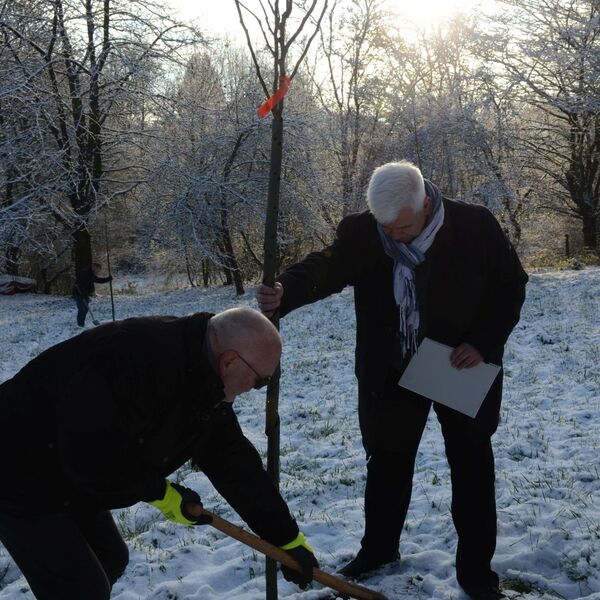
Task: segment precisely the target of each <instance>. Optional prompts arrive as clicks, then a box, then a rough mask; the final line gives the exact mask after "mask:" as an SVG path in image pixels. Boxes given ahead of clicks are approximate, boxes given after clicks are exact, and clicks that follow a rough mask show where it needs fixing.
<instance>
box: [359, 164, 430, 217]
mask: <svg viewBox="0 0 600 600" xmlns="http://www.w3.org/2000/svg"><path fill="white" fill-rule="evenodd" d="M424 200H425V183H424V181H423V175H422V174H421V171H420V170H419V169H418V168H417V167H416V166H415V165H413V164H412V163H411V162H408V161H405V160H402V161H399V162H390V163H386V164H385V165H382V166H381V167H377V169H375V171H373V175H371V180H370V181H369V187H368V188H367V204H368V205H369V209H370V211H371V212H372V213H373V216H374V217H375V219H376V220H377V221H378V222H379V223H382V224H384V225H385V224H387V223H391V222H393V221H395V220H396V219H397V218H398V215H399V214H400V211H401V210H402V209H403V208H405V207H407V206H409V207H411V208H412V209H413V210H414V211H415V212H418V211H420V210H421V209H422V208H423V202H424Z"/></svg>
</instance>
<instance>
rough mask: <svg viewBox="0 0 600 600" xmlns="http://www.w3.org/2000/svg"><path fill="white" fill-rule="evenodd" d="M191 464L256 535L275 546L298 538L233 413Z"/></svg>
mask: <svg viewBox="0 0 600 600" xmlns="http://www.w3.org/2000/svg"><path fill="white" fill-rule="evenodd" d="M193 462H194V464H195V465H196V466H197V467H199V468H200V469H201V470H202V471H203V472H204V473H205V475H206V476H207V477H208V478H209V479H210V481H211V483H212V484H213V485H214V487H215V489H216V490H217V491H218V492H219V494H221V496H223V498H225V500H226V501H227V502H228V503H229V504H230V505H231V507H232V508H233V509H234V510H235V511H236V512H237V513H238V515H239V516H240V517H241V518H242V519H243V520H244V521H245V522H246V523H247V524H248V526H249V527H250V529H252V531H254V533H256V535H258V536H260V537H261V538H263V539H265V540H267V541H268V542H271V543H272V544H275V545H277V546H283V545H284V544H287V543H288V542H290V541H291V540H293V539H294V538H295V537H296V536H297V535H298V526H297V524H296V521H295V520H294V518H293V517H292V515H291V514H290V511H289V509H288V507H287V504H286V503H285V501H284V500H283V498H282V497H281V495H280V494H279V492H278V491H277V489H276V488H275V486H274V485H273V482H272V481H271V478H270V477H269V475H268V474H267V472H266V471H265V469H264V468H263V464H262V461H261V458H260V456H259V454H258V452H257V451H256V448H254V446H253V445H252V444H251V443H250V441H249V440H248V439H247V438H246V437H244V434H243V432H242V429H241V427H240V425H239V423H238V421H237V418H236V416H235V414H234V412H233V409H231V408H229V409H228V411H227V415H226V416H225V418H223V419H222V421H221V422H220V423H219V425H218V426H217V427H215V428H214V429H213V431H212V434H211V435H210V438H209V439H208V440H207V441H206V442H205V443H204V444H203V448H202V449H199V451H198V452H197V453H196V455H195V456H194V458H193Z"/></svg>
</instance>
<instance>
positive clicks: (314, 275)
mask: <svg viewBox="0 0 600 600" xmlns="http://www.w3.org/2000/svg"><path fill="white" fill-rule="evenodd" d="M352 230H353V227H352V224H351V221H349V220H348V218H346V219H343V220H342V221H341V222H340V224H339V225H338V227H337V231H336V237H335V239H334V241H333V243H332V244H331V245H329V246H327V247H326V248H324V249H323V250H320V251H319V252H312V253H311V254H309V255H308V256H307V257H306V258H305V259H304V260H302V261H301V262H299V263H296V264H295V265H292V266H291V267H289V268H288V269H287V270H286V271H285V272H284V273H282V274H281V275H280V276H279V277H278V278H277V281H279V282H280V283H281V285H282V286H283V297H282V299H281V309H280V310H281V316H282V317H283V316H285V315H286V314H287V313H289V312H291V311H292V310H294V309H296V308H299V307H300V306H304V305H306V304H311V303H312V302H316V301H317V300H321V299H322V298H326V297H327V296H330V295H331V294H335V293H337V292H341V291H342V290H343V289H344V288H345V287H346V286H347V285H352V283H353V279H354V271H355V268H356V252H355V250H356V245H357V244H358V243H359V242H360V240H359V239H356V236H354V234H353V231H352Z"/></svg>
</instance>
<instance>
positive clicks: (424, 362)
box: [398, 338, 500, 418]
mask: <svg viewBox="0 0 600 600" xmlns="http://www.w3.org/2000/svg"><path fill="white" fill-rule="evenodd" d="M453 350H454V348H452V347H451V346H446V345H444V344H440V343H439V342H436V341H435V340H431V339H429V338H424V339H423V341H422V342H421V345H420V346H419V348H418V349H417V351H416V352H415V354H414V355H413V357H412V358H411V360H410V362H409V363H408V366H407V367H406V369H405V370H404V373H403V374H402V377H400V381H399V382H398V385H399V386H402V387H404V388H406V389H408V390H411V391H413V392H416V393H417V394H420V395H421V396H425V397H426V398H429V399H430V400H433V401H434V402H439V403H440V404H444V405H445V406H449V407H450V408H453V409H454V410H457V411H459V412H461V413H463V414H465V415H468V416H469V417H472V418H475V417H476V415H477V412H478V411H479V408H480V407H481V404H482V403H483V400H484V398H485V396H486V394H487V393H488V391H489V389H490V387H491V386H492V383H494V379H496V377H497V375H498V373H499V371H500V367H499V366H498V365H494V364H492V363H483V362H482V363H480V364H478V365H477V366H476V367H471V368H470V369H455V368H454V367H453V366H452V364H451V363H450V355H451V354H452V351H453Z"/></svg>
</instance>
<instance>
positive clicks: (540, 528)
mask: <svg viewBox="0 0 600 600" xmlns="http://www.w3.org/2000/svg"><path fill="white" fill-rule="evenodd" d="M113 275H114V277H115V279H114V287H115V289H116V290H117V291H118V290H120V289H122V290H124V291H126V290H128V291H129V293H126V294H125V293H124V294H122V295H121V294H118V295H116V296H115V308H116V315H117V318H118V319H119V318H126V317H130V316H141V315H152V314H169V315H185V314H190V313H193V312H197V311H204V310H206V311H217V310H222V309H224V308H227V307H231V306H235V305H248V306H251V307H256V301H255V299H254V289H253V288H252V287H249V288H248V290H247V292H246V294H244V295H243V296H240V297H236V296H235V295H234V293H233V290H232V289H231V288H225V287H219V288H212V289H208V290H204V289H179V290H174V289H171V288H167V287H166V284H165V282H164V281H163V280H162V279H160V278H155V279H153V280H150V279H143V278H133V277H130V276H128V275H127V274H124V273H120V272H118V271H116V272H113ZM183 281H184V278H182V282H183ZM97 290H98V293H99V294H100V295H99V296H98V297H97V298H96V299H94V300H93V310H94V315H95V317H96V319H98V320H100V321H106V320H108V319H110V315H111V304H110V298H109V296H108V295H107V289H106V286H97ZM132 290H137V293H135V294H132V293H131V291H132ZM75 312H76V311H75V304H74V302H73V301H72V299H71V298H69V297H55V296H54V297H53V296H45V295H43V294H20V295H15V296H9V297H0V340H2V344H0V382H3V381H5V380H6V379H8V378H10V377H12V375H13V374H14V373H16V372H17V371H18V370H19V369H20V368H21V367H22V366H23V365H25V364H26V363H27V362H28V361H29V360H31V359H32V358H33V357H35V356H36V355H37V354H39V353H40V352H41V351H43V350H44V349H46V348H48V347H49V346H51V345H53V344H56V343H58V342H60V341H62V340H64V339H67V338H68V337H70V336H72V335H75V334H77V332H78V329H77V327H76V325H75ZM599 314H600V268H598V267H595V268H587V269H584V270H581V271H570V270H567V271H554V272H545V273H533V274H531V280H530V283H529V284H528V288H527V300H526V302H525V304H524V306H523V311H522V316H521V321H520V322H519V324H518V325H517V327H516V328H515V330H514V331H513V334H512V335H511V337H510V339H509V341H508V344H507V348H506V355H505V380H504V398H503V405H502V413H501V423H500V426H499V428H498V431H497V433H496V434H495V435H494V437H493V446H494V451H495V456H496V486H497V493H496V496H497V504H498V521H499V528H498V545H497V550H496V555H495V558H494V561H493V563H492V566H493V567H494V568H495V570H496V571H497V572H498V573H499V575H500V577H501V579H502V580H503V582H504V583H505V586H506V587H507V588H508V595H509V597H510V599H511V600H517V599H518V600H557V599H563V600H576V599H580V600H600V452H599V449H600V321H599V320H598V315H599ZM354 323H355V317H354V309H353V296H352V290H351V289H346V290H344V291H343V292H342V293H341V294H336V295H334V296H331V297H330V298H327V299H326V300H322V301H320V302H318V303H316V304H313V305H310V306H306V307H304V308H302V309H299V310H296V311H294V312H292V313H291V314H290V315H288V316H286V317H285V318H284V319H282V321H281V332H282V336H283V340H284V353H283V358H282V379H281V393H280V416H281V490H282V494H283V496H284V498H286V499H287V501H288V503H289V506H290V509H291V511H292V513H293V514H294V515H295V517H296V518H297V520H298V523H299V525H300V528H301V529H302V530H303V531H304V533H305V534H306V536H307V538H308V541H309V543H310V544H311V545H312V546H313V547H314V549H315V552H316V555H317V558H318V560H319V562H320V565H321V568H322V569H323V570H325V571H327V572H329V573H334V572H335V571H336V570H337V569H339V568H340V567H341V566H342V565H343V564H344V563H345V562H347V561H348V560H350V559H351V558H352V557H353V555H354V553H355V552H356V551H357V550H358V548H359V543H360V538H361V536H362V529H363V500H362V497H363V492H364V483H365V473H366V469H365V460H364V458H365V457H364V451H363V449H362V446H361V442H360V434H359V431H358V422H357V421H358V420H357V415H356V380H355V378H354V373H353V371H354V365H353V362H354V333H355V328H354ZM88 326H89V327H91V326H92V325H91V323H90V322H89V320H88ZM264 399H265V398H264V392H261V391H255V390H251V391H250V392H249V393H248V394H244V395H243V396H240V397H239V398H237V399H236V401H235V403H234V408H235V410H236V412H237V414H238V418H239V420H240V423H241V425H242V428H243V429H244V431H245V432H246V435H247V436H248V438H249V439H250V440H251V441H252V442H253V443H254V444H255V446H256V447H257V448H258V449H259V451H260V452H261V454H262V455H263V457H264V454H265V450H266V439H265V436H264V414H263V407H264ZM172 479H173V480H178V481H180V482H181V483H182V484H183V485H185V486H187V487H190V488H192V489H194V490H196V491H197V492H198V493H199V494H200V496H201V497H202V500H203V503H204V505H205V507H206V508H207V509H208V510H211V511H212V512H215V513H216V514H218V515H219V516H221V517H223V518H225V519H227V520H229V521H232V522H233V523H235V524H238V525H243V523H242V522H241V520H240V518H239V517H238V516H237V515H236V514H235V513H234V512H233V511H232V510H231V509H230V508H229V507H228V506H227V505H226V504H225V502H224V501H223V500H222V499H221V498H220V496H219V495H218V494H217V493H216V492H215V490H214V489H213V488H212V486H211V485H210V483H209V482H208V480H207V479H206V477H204V475H203V474H202V473H198V472H193V471H191V470H189V468H187V467H182V468H181V469H180V470H178V471H177V473H176V474H174V475H173V476H172ZM450 501H451V494H450V475H449V471H448V467H447V463H446V459H445V456H444V448H443V440H442V437H441V434H440V428H439V425H438V424H437V421H436V419H435V418H434V417H433V416H432V415H430V419H429V422H428V425H427V427H426V430H425V433H424V436H423V439H422V442H421V445H420V448H419V453H418V457H417V463H416V473H415V478H414V486H413V496H412V501H411V505H410V508H409V512H408V517H407V521H406V527H405V530H404V532H403V535H402V540H401V547H400V550H401V553H402V561H401V562H400V564H399V565H398V564H394V565H390V566H387V567H385V568H383V569H380V570H378V571H375V572H374V573H373V574H372V575H371V576H370V577H369V578H368V579H366V580H364V581H362V582H361V585H363V586H366V587H369V588H372V589H375V590H378V591H380V592H382V593H383V594H385V595H386V596H387V597H388V598H390V600H420V599H423V600H424V599H434V600H467V597H466V596H465V595H464V593H463V592H462V591H461V590H460V588H459V586H458V584H457V582H456V578H455V570H454V552H455V545H456V534H455V532H454V529H453V526H452V520H451V517H450ZM113 514H114V517H115V520H116V522H117V524H118V526H119V528H120V530H121V532H122V534H123V536H124V537H125V539H126V541H127V543H128V546H129V549H130V563H129V566H128V567H127V569H126V571H125V573H124V574H123V576H122V577H121V578H120V579H119V580H118V581H117V583H116V585H115V587H114V589H113V593H112V596H111V598H112V600H264V597H265V578H264V561H263V560H262V558H261V557H260V556H259V555H258V554H257V553H256V552H254V551H252V550H251V549H249V548H248V547H245V546H243V545H242V544H240V543H239V542H237V541H235V540H233V539H231V538H228V537H225V536H224V535H223V534H221V533H220V532H218V531H216V530H215V529H213V528H212V527H210V526H203V527H195V528H186V527H184V526H181V525H177V524H175V523H171V522H168V521H165V520H164V518H163V517H162V515H161V514H160V513H159V511H158V510H157V509H155V508H153V507H151V506H149V505H147V504H144V503H139V504H136V505H134V506H132V507H130V508H127V509H122V510H117V511H114V513H113ZM325 597H326V594H325V593H324V590H323V589H322V588H320V586H318V585H315V586H314V587H313V589H310V590H308V591H307V592H305V593H301V592H300V590H299V589H298V588H297V587H295V586H294V585H293V584H290V583H287V582H285V581H283V579H282V578H280V579H279V598H280V599H281V600H323V598H325ZM0 600H33V596H32V595H31V592H30V591H29V589H28V586H27V583H26V581H25V580H24V579H23V578H22V577H21V575H20V572H19V570H18V569H17V567H16V566H15V564H14V562H13V561H12V559H11V558H10V557H9V556H8V554H7V553H6V551H5V550H4V548H3V547H2V546H1V544H0Z"/></svg>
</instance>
